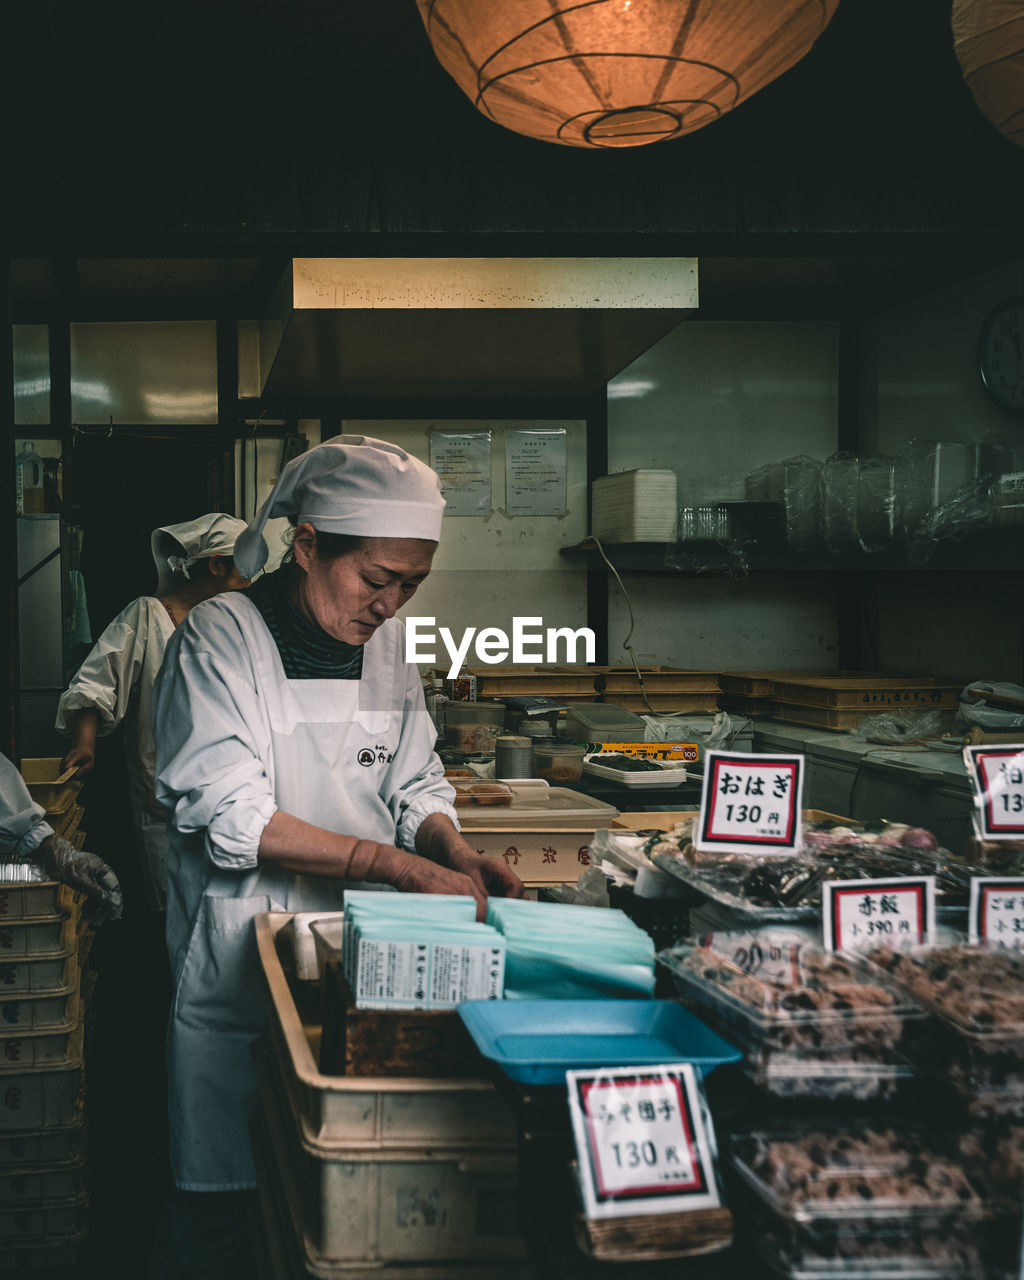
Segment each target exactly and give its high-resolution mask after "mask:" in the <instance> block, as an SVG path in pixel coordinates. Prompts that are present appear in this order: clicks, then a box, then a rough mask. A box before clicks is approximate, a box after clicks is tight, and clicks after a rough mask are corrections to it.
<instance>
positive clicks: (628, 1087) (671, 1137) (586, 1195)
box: [565, 1062, 721, 1218]
mask: <svg viewBox="0 0 1024 1280" xmlns="http://www.w3.org/2000/svg"><path fill="white" fill-rule="evenodd" d="M565 1079H566V1084H567V1085H568V1089H569V1111H570V1114H571V1116H572V1125H573V1136H574V1137H575V1140H576V1155H577V1160H578V1165H579V1181H580V1189H581V1192H582V1195H583V1210H584V1213H585V1215H586V1216H587V1217H588V1218H615V1217H627V1216H630V1217H631V1216H633V1215H634V1214H648V1213H678V1212H680V1211H685V1210H687V1209H709V1208H717V1207H718V1205H719V1204H720V1203H721V1200H720V1195H719V1190H718V1180H717V1176H716V1171H715V1159H716V1157H717V1150H716V1147H715V1137H714V1130H713V1129H712V1127H711V1117H710V1114H709V1113H708V1110H707V1106H706V1103H705V1101H704V1090H703V1086H702V1085H701V1082H700V1079H699V1077H698V1075H697V1072H696V1070H695V1069H694V1066H693V1064H692V1063H690V1062H681V1063H674V1064H670V1065H667V1066H657V1067H607V1068H604V1067H603V1068H600V1069H598V1070H593V1069H592V1070H588V1071H567V1072H566V1075H565Z"/></svg>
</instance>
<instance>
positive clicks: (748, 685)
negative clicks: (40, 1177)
mask: <svg viewBox="0 0 1024 1280" xmlns="http://www.w3.org/2000/svg"><path fill="white" fill-rule="evenodd" d="M840 674H850V675H852V674H854V673H853V672H849V673H840V672H838V671H806V670H801V671H792V670H791V671H723V672H721V674H720V675H719V677H718V684H719V687H720V688H721V690H722V692H723V693H730V694H734V695H738V696H740V697H744V698H770V697H771V694H772V688H773V686H774V685H775V684H776V683H777V682H778V681H779V680H814V679H818V678H819V677H827V676H836V675H840Z"/></svg>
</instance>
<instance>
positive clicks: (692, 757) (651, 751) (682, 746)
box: [591, 742, 700, 764]
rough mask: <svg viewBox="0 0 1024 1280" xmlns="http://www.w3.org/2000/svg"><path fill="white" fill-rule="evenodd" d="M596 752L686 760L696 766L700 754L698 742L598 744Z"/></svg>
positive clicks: (645, 757)
mask: <svg viewBox="0 0 1024 1280" xmlns="http://www.w3.org/2000/svg"><path fill="white" fill-rule="evenodd" d="M594 747H595V751H593V752H591V754H592V755H593V754H598V755H599V754H601V753H603V752H605V751H609V752H614V753H615V754H616V755H624V756H635V757H636V758H637V759H638V760H684V761H688V762H689V763H690V764H696V762H697V758H698V756H699V754H700V752H699V750H698V747H697V743H696V742H598V743H595V744H594Z"/></svg>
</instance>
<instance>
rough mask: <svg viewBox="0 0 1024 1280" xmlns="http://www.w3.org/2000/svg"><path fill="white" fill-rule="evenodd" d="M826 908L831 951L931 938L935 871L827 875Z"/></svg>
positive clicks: (826, 938)
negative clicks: (888, 876) (880, 876)
mask: <svg viewBox="0 0 1024 1280" xmlns="http://www.w3.org/2000/svg"><path fill="white" fill-rule="evenodd" d="M821 914H822V921H823V925H824V941H825V950H826V951H863V950H865V949H869V948H871V947H876V946H878V944H879V943H880V942H913V943H916V942H921V941H930V940H931V938H932V936H933V934H934V932H935V877H934V876H913V877H911V876H906V877H899V878H895V879H892V880H826V882H825V883H824V885H822V890H821Z"/></svg>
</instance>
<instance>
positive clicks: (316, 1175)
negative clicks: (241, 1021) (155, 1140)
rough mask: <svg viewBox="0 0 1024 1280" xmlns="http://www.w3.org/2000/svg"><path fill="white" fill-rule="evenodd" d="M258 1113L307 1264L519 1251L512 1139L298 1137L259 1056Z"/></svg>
mask: <svg viewBox="0 0 1024 1280" xmlns="http://www.w3.org/2000/svg"><path fill="white" fill-rule="evenodd" d="M257 1064H258V1067H259V1071H260V1086H261V1087H260V1092H261V1098H262V1103H263V1107H262V1114H263V1118H264V1120H265V1122H266V1125H267V1131H268V1134H269V1137H270V1141H271V1149H272V1151H273V1153H274V1156H275V1158H276V1161H277V1165H278V1169H279V1171H280V1174H281V1177H282V1180H283V1181H284V1184H285V1192H286V1199H287V1201H288V1206H289V1211H290V1214H291V1218H292V1223H293V1227H294V1229H295V1230H296V1232H297V1234H298V1235H299V1236H300V1237H301V1238H302V1240H303V1242H304V1251H305V1252H306V1254H307V1256H308V1258H309V1261H310V1263H311V1269H312V1270H313V1271H314V1273H315V1274H319V1273H320V1271H321V1269H322V1267H323V1265H324V1264H327V1265H339V1264H346V1263H347V1264H348V1265H349V1266H364V1267H379V1266H382V1265H383V1266H389V1265H392V1266H393V1265H401V1264H405V1265H409V1264H413V1263H416V1262H422V1261H424V1260H426V1259H430V1260H431V1261H432V1262H434V1263H435V1264H436V1265H438V1266H442V1265H443V1264H445V1263H449V1264H457V1263H462V1262H491V1261H493V1262H495V1263H500V1262H501V1261H503V1260H505V1259H510V1258H511V1259H516V1258H525V1256H526V1255H525V1245H524V1244H523V1241H522V1237H521V1234H520V1232H519V1228H518V1224H517V1219H516V1157H515V1149H514V1147H510V1146H506V1147H502V1148H492V1149H490V1150H483V1151H481V1150H471V1151H458V1150H452V1149H447V1150H444V1149H442V1150H436V1149H432V1148H429V1147H423V1148H420V1149H418V1150H399V1151H396V1150H395V1149H393V1148H390V1149H389V1148H387V1147H384V1146H381V1147H378V1148H377V1149H375V1150H367V1149H365V1148H364V1147H358V1148H346V1147H344V1146H341V1145H337V1144H334V1143H315V1142H310V1141H308V1140H306V1139H304V1138H303V1137H302V1127H301V1123H300V1118H299V1117H298V1116H296V1114H295V1113H294V1111H293V1110H292V1109H291V1107H290V1104H289V1103H288V1102H287V1101H286V1100H283V1099H282V1098H281V1096H280V1091H279V1090H278V1089H277V1088H276V1087H275V1081H274V1078H273V1075H272V1073H271V1071H270V1068H269V1063H268V1062H267V1060H266V1059H265V1058H264V1059H261V1058H260V1057H259V1055H258V1054H257Z"/></svg>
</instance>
